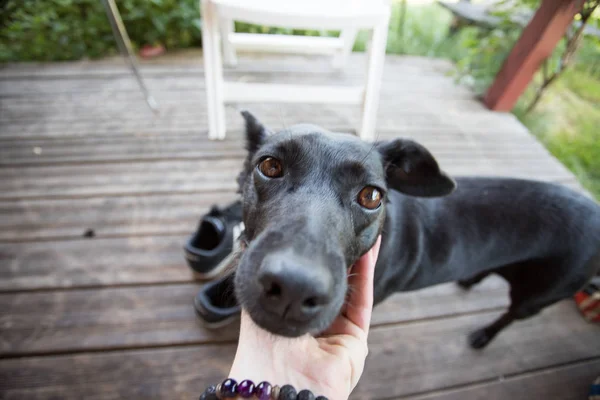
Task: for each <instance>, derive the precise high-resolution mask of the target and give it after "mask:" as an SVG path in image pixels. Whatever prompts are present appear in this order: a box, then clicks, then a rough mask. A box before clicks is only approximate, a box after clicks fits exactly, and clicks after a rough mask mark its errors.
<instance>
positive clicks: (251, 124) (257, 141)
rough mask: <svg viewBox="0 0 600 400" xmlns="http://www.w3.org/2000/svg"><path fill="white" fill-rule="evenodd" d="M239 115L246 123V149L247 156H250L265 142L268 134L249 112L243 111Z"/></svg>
mask: <svg viewBox="0 0 600 400" xmlns="http://www.w3.org/2000/svg"><path fill="white" fill-rule="evenodd" d="M241 114H242V117H244V120H245V121H246V149H247V150H248V153H249V155H250V156H252V154H254V153H255V152H256V150H258V148H259V147H260V146H261V145H262V144H263V143H264V142H265V140H266V138H267V136H269V134H270V132H269V130H268V129H267V128H265V127H264V126H263V124H262V123H261V122H260V121H259V120H258V119H256V117H255V116H254V115H252V113H250V112H249V111H246V110H244V111H242V112H241Z"/></svg>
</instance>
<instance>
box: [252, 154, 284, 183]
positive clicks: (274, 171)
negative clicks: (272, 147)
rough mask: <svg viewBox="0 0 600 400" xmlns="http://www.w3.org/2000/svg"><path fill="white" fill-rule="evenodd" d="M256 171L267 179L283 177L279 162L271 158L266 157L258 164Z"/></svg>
mask: <svg viewBox="0 0 600 400" xmlns="http://www.w3.org/2000/svg"><path fill="white" fill-rule="evenodd" d="M258 169H259V170H260V172H262V174H263V175H264V176H266V177H267V178H279V177H281V176H282V175H283V167H282V166H281V161H279V160H278V159H276V158H273V157H267V158H265V159H264V160H262V161H261V162H260V164H258Z"/></svg>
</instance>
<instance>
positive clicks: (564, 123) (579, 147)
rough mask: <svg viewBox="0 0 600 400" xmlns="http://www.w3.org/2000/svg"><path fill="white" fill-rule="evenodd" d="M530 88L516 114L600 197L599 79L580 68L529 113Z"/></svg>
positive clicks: (545, 96)
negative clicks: (526, 105) (527, 109)
mask: <svg viewBox="0 0 600 400" xmlns="http://www.w3.org/2000/svg"><path fill="white" fill-rule="evenodd" d="M531 96H532V90H528V91H527V92H526V93H525V94H524V96H523V98H522V99H521V100H520V101H519V103H518V105H517V107H516V108H515V111H514V112H515V115H516V116H517V117H518V118H519V119H520V120H521V122H523V124H524V125H525V126H527V128H528V129H529V130H530V131H531V133H533V134H534V135H536V136H537V137H538V139H539V140H540V141H541V142H542V143H544V145H545V146H546V147H547V148H548V150H550V152H551V153H552V154H553V155H554V156H555V157H556V158H558V159H559V160H560V161H561V162H562V163H563V164H564V165H565V166H567V168H569V169H570V170H571V171H572V172H573V173H574V174H575V175H576V176H577V178H578V179H579V181H580V182H581V184H582V185H583V186H584V187H585V188H586V189H588V190H589V191H590V192H591V193H592V194H593V195H594V196H595V197H596V198H597V199H599V200H600V80H599V79H598V78H596V77H594V76H591V75H589V74H587V73H586V72H584V71H581V70H578V69H577V68H574V69H571V70H569V71H566V72H565V74H564V75H563V76H562V77H561V78H559V80H557V81H556V82H555V85H554V86H551V87H550V88H548V90H547V91H546V93H545V94H544V97H543V98H542V100H541V101H540V103H539V104H538V106H537V107H536V108H535V109H534V110H533V111H532V112H531V113H529V114H525V113H524V109H525V104H526V103H527V102H528V101H529V100H530V99H531Z"/></svg>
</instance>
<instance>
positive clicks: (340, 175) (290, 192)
mask: <svg viewBox="0 0 600 400" xmlns="http://www.w3.org/2000/svg"><path fill="white" fill-rule="evenodd" d="M243 116H244V118H245V120H246V130H247V132H246V134H247V148H248V158H247V160H246V162H245V165H244V169H243V172H242V173H241V174H240V176H239V179H238V180H239V184H240V191H241V194H242V202H243V209H244V216H243V219H244V223H245V226H246V232H245V235H246V241H247V242H248V243H249V244H248V248H247V249H246V251H245V252H244V254H243V257H242V259H241V261H240V264H239V266H238V269H237V273H236V277H235V289H236V297H237V299H238V301H239V302H240V304H241V305H242V307H244V308H245V309H246V310H247V311H248V312H249V314H250V316H251V317H252V319H253V320H254V321H255V322H256V323H257V324H258V325H260V326H262V327H263V328H265V329H267V330H268V331H271V332H272V333H275V334H279V335H284V336H299V335H302V334H304V333H307V332H310V333H316V332H319V331H322V330H324V329H326V328H327V327H328V326H329V325H330V324H331V322H332V321H333V319H334V318H335V317H336V316H337V314H338V313H339V312H340V309H341V307H342V305H343V303H344V300H345V296H346V290H347V280H346V276H347V271H348V268H349V266H351V265H353V264H354V263H355V262H356V261H357V260H358V258H359V257H360V256H361V255H362V254H364V253H365V252H367V251H368V249H370V248H371V247H372V245H373V244H374V242H375V241H376V239H377V236H378V235H379V234H382V242H381V250H380V254H379V260H378V262H377V266H376V270H375V302H376V303H378V302H381V301H382V300H384V299H385V298H386V297H388V296H389V295H390V294H392V293H394V292H398V291H409V290H416V289H420V288H424V287H427V286H432V285H436V284H439V283H444V282H449V281H459V282H460V283H461V285H462V286H464V287H470V286H471V285H473V284H475V283H477V282H479V281H480V280H482V279H483V278H485V277H486V276H487V275H489V274H491V273H496V274H498V275H500V276H502V277H503V278H504V279H506V280H507V281H508V283H509V284H510V286H511V291H510V297H511V305H510V307H509V309H508V311H507V312H506V313H505V314H504V315H502V316H501V317H500V318H499V319H498V320H497V321H495V322H494V323H493V324H491V325H489V326H487V327H484V328H482V329H480V330H478V331H476V332H474V333H473V334H471V336H470V343H471V345H472V346H473V347H475V348H481V347H484V346H486V345H487V344H488V343H489V342H490V341H491V339H492V338H493V337H494V336H495V335H496V334H497V333H498V332H500V330H502V329H503V328H505V327H506V326H507V325H509V324H510V323H511V322H512V321H514V320H516V319H523V318H527V317H530V316H532V315H534V314H536V313H538V312H539V311H540V310H542V309H543V308H544V307H547V306H549V305H551V304H553V303H555V302H557V301H559V300H561V299H565V298H568V297H570V296H572V295H573V294H574V293H575V292H576V291H577V290H579V289H580V288H581V287H582V286H583V285H584V284H585V283H586V282H587V281H588V280H589V279H590V278H591V277H592V276H594V275H595V274H596V273H597V272H598V271H599V269H600V207H599V206H598V205H597V204H596V203H595V202H593V201H592V200H590V199H588V198H586V197H584V196H583V195H581V194H578V193H576V192H573V191H571V190H568V189H566V188H564V187H561V186H558V185H554V184H550V183H542V182H535V181H526V180H518V179H499V178H459V179H457V180H456V182H455V181H453V180H452V179H451V178H449V177H448V176H447V175H446V174H444V173H443V172H442V171H441V170H440V168H439V167H438V164H437V162H436V160H435V159H434V158H433V156H432V155H431V154H430V153H429V151H427V149H425V148H424V147H423V146H421V145H419V144H417V143H415V142H413V141H410V140H402V139H397V140H392V141H387V142H379V143H375V144H370V143H366V142H363V141H361V140H360V139H358V138H357V137H355V136H352V135H348V134H338V133H331V132H328V131H326V130H324V129H322V128H319V127H317V126H312V125H296V126H293V127H291V128H288V129H286V130H284V131H282V132H279V133H277V134H272V135H271V134H269V132H267V130H266V129H265V128H264V127H263V126H262V125H261V124H260V123H259V122H258V121H257V120H256V119H255V118H254V117H253V116H252V115H251V114H250V113H247V112H244V113H243ZM455 188H456V190H455Z"/></svg>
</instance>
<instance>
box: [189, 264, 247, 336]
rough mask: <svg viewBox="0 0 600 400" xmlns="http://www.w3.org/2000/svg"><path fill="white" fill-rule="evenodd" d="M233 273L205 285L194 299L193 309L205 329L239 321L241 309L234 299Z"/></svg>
mask: <svg viewBox="0 0 600 400" xmlns="http://www.w3.org/2000/svg"><path fill="white" fill-rule="evenodd" d="M233 277H234V272H231V273H229V274H228V275H225V276H223V277H221V278H219V279H216V280H214V281H212V282H210V283H207V284H206V285H204V286H203V287H202V289H200V291H199V292H198V294H197V295H196V297H194V309H195V310H196V314H197V315H198V317H200V319H202V320H203V322H204V324H205V325H206V327H208V328H210V329H217V328H222V327H224V326H226V325H229V324H230V323H232V322H234V321H236V320H238V319H239V317H240V315H241V307H240V306H239V305H238V303H237V300H236V298H235V292H234V287H233Z"/></svg>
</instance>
